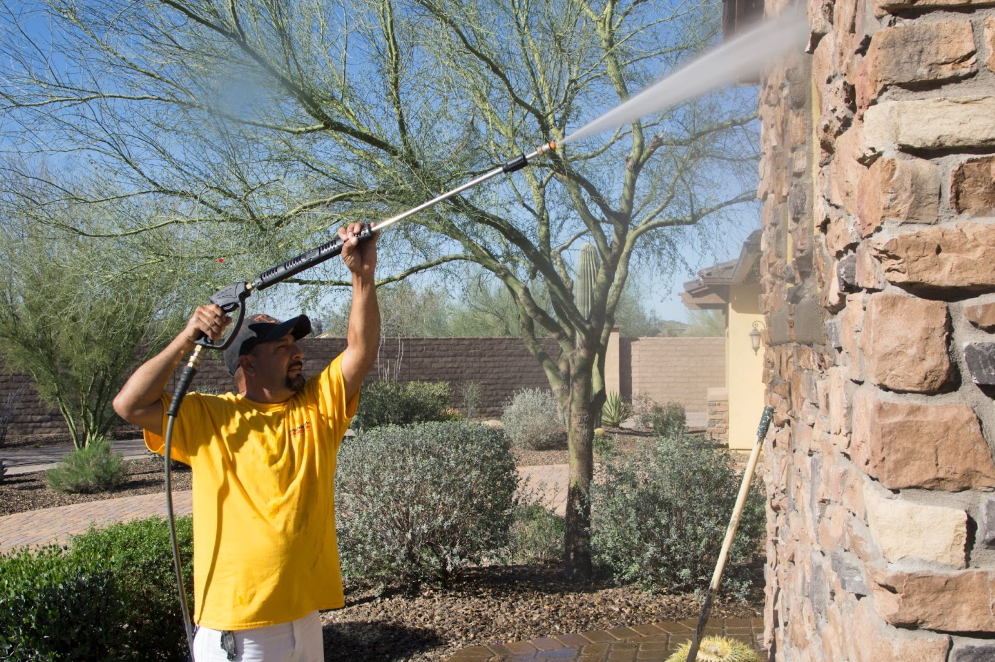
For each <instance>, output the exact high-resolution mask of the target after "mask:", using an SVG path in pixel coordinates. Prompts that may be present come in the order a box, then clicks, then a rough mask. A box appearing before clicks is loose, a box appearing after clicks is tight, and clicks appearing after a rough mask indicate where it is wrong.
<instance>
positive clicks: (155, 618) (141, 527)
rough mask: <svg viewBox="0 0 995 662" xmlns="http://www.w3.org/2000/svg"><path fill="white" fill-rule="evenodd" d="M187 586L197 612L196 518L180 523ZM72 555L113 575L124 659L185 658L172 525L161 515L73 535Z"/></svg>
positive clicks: (179, 541)
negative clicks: (194, 532)
mask: <svg viewBox="0 0 995 662" xmlns="http://www.w3.org/2000/svg"><path fill="white" fill-rule="evenodd" d="M176 537H177V542H178V544H179V548H180V562H181V564H182V568H183V582H184V583H185V584H186V587H185V590H186V592H187V598H188V600H189V601H190V602H189V606H190V608H191V609H192V608H193V602H192V598H193V520H192V519H191V518H190V517H179V518H177V519H176ZM70 553H71V554H72V555H73V557H74V558H75V559H78V560H80V561H82V562H84V563H86V564H97V563H100V564H102V565H103V567H106V568H107V569H108V570H109V571H110V572H111V574H112V575H113V577H114V581H115V584H116V586H117V591H118V596H119V599H120V602H121V605H122V607H121V614H120V616H119V619H120V621H121V624H122V631H121V632H120V636H119V638H118V648H119V653H118V658H117V659H121V660H163V661H166V660H177V661H179V660H186V659H187V642H186V634H185V633H184V631H183V617H182V615H181V613H180V599H179V595H178V594H177V588H176V575H175V572H174V570H173V554H172V550H171V545H170V541H169V525H168V523H167V522H166V520H165V519H163V518H161V517H152V518H149V519H143V520H135V521H131V522H124V523H118V524H114V525H112V526H109V527H107V528H105V529H91V530H90V531H88V532H87V533H85V534H83V535H81V536H77V537H74V538H73V540H72V546H71V548H70Z"/></svg>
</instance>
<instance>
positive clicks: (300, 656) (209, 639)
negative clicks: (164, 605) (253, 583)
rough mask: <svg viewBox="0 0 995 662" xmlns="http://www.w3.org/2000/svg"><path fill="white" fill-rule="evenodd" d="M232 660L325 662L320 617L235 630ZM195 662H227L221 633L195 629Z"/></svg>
mask: <svg viewBox="0 0 995 662" xmlns="http://www.w3.org/2000/svg"><path fill="white" fill-rule="evenodd" d="M235 652H236V655H235V659H236V660H239V661H240V662H264V661H265V662H324V661H325V649H324V644H323V642H322V638H321V617H320V616H318V612H317V611H312V612H311V613H310V614H308V615H307V616H302V617H301V618H298V619H297V620H296V621H290V622H289V623H280V624H278V625H268V626H266V627H262V628H252V629H249V630H235ZM193 653H194V662H228V654H227V653H226V652H225V650H224V649H223V648H222V647H221V631H220V630H212V629H210V628H204V627H202V628H198V629H197V634H196V635H195V636H194V640H193Z"/></svg>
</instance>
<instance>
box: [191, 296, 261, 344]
mask: <svg viewBox="0 0 995 662" xmlns="http://www.w3.org/2000/svg"><path fill="white" fill-rule="evenodd" d="M250 294H252V292H251V291H250V290H249V287H248V284H247V283H244V282H243V283H232V284H231V285H229V286H228V287H224V288H221V289H220V290H218V291H217V292H215V293H214V294H212V295H211V303H215V304H217V305H218V306H220V307H221V310H222V311H224V312H225V314H231V313H232V312H234V311H235V310H238V316H237V317H236V318H235V324H234V325H232V329H231V332H230V333H229V334H228V335H227V336H226V337H225V338H222V339H220V340H212V339H211V338H208V337H207V336H201V337H200V339H199V340H197V341H196V342H197V344H198V345H202V346H204V347H206V348H207V349H218V350H224V349H228V346H229V345H231V344H232V342H233V341H234V339H235V336H236V335H237V334H238V330H239V329H241V328H242V321H243V320H244V319H245V300H246V299H248V298H249V295H250Z"/></svg>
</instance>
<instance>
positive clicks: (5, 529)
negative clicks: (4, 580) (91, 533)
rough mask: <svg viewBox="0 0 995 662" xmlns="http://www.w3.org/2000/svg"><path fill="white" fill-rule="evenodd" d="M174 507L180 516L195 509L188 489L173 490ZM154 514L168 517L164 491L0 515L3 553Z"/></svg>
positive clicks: (63, 539) (0, 541) (0, 545)
mask: <svg viewBox="0 0 995 662" xmlns="http://www.w3.org/2000/svg"><path fill="white" fill-rule="evenodd" d="M173 509H174V511H175V512H176V514H177V515H189V514H190V513H191V512H192V501H191V498H190V491H189V490H186V491H184V492H174V493H173ZM152 515H161V516H162V517H165V516H166V497H165V496H164V495H163V494H162V493H158V494H145V495H142V496H135V497H124V498H122V499H107V500H104V501H90V502H88V503H77V504H74V505H72V506H60V507H58V508H44V509H42V510H32V511H30V512H26V513H17V514H14V515H7V516H6V517H0V553H3V552H8V551H10V550H11V549H13V548H14V547H23V546H34V545H45V544H48V543H53V542H55V543H64V542H66V541H67V540H68V539H69V536H71V535H73V534H76V533H85V532H86V531H87V530H88V529H89V528H90V525H91V524H92V525H94V526H97V527H100V526H106V525H108V524H113V523H114V522H127V521H130V520H133V519H140V518H143V517H151V516H152Z"/></svg>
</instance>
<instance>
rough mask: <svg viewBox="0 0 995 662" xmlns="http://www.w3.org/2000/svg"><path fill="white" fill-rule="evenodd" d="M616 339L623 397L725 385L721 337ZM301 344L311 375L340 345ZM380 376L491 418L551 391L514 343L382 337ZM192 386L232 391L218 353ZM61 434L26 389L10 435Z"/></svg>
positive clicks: (323, 341)
mask: <svg viewBox="0 0 995 662" xmlns="http://www.w3.org/2000/svg"><path fill="white" fill-rule="evenodd" d="M540 342H541V343H542V344H543V345H544V347H545V348H546V351H548V352H550V353H551V354H552V355H553V356H558V355H559V351H558V347H557V345H556V342H555V341H553V340H551V339H543V340H541V341H540ZM615 342H616V343H617V345H618V347H619V350H620V351H618V352H615V353H614V357H615V359H614V360H613V361H612V362H610V363H608V364H606V367H605V370H606V373H611V374H612V375H614V379H615V382H614V383H615V384H618V387H616V388H619V389H620V392H621V393H622V394H623V395H625V396H627V397H631V396H632V395H633V394H634V393H644V394H646V395H649V396H650V397H652V398H653V399H655V400H657V401H659V402H669V401H679V402H681V403H682V404H683V405H684V406H685V408H686V409H687V410H688V411H689V412H696V411H698V412H705V411H706V408H707V391H708V388H709V387H712V386H722V385H723V379H724V365H725V356H724V345H723V342H724V341H723V339H722V338H638V339H631V340H630V339H625V338H623V339H621V340H619V339H617V338H616V339H615ZM301 347H302V348H303V349H304V353H305V366H304V367H305V370H306V371H307V372H308V374H313V373H314V372H315V371H316V370H318V369H319V368H320V367H321V366H324V365H327V363H328V362H329V361H331V360H332V359H333V358H334V357H335V356H336V355H337V354H338V353H339V352H341V351H342V350H343V349H344V348H345V340H344V339H342V338H305V339H303V340H302V341H301ZM386 377H389V378H391V379H397V380H398V381H447V382H450V383H451V384H452V385H453V387H454V389H453V391H454V398H453V404H454V405H459V404H460V403H461V400H460V399H459V397H458V395H457V392H458V385H459V384H461V383H464V382H471V381H472V382H478V383H479V384H480V387H481V407H480V410H479V412H478V414H477V415H478V416H484V417H494V418H496V417H499V416H500V415H501V411H502V409H503V407H504V404H505V403H506V402H507V400H508V399H509V398H510V397H511V396H512V395H514V393H515V392H517V391H519V390H520V389H523V388H542V389H548V388H549V382H548V381H547V380H546V375H545V373H543V371H542V369H541V368H540V367H539V364H538V363H537V362H536V360H535V359H534V358H533V357H532V355H531V354H529V353H528V351H527V350H526V349H525V345H524V344H523V343H522V341H521V340H520V339H519V338H386V339H384V341H383V344H382V345H381V348H380V356H379V359H378V361H377V363H376V365H374V367H373V369H372V370H371V371H370V375H369V376H368V377H367V379H366V382H367V383H369V382H370V381H372V380H375V379H382V378H386ZM29 381H30V378H28V377H25V376H23V375H11V374H7V373H6V372H4V371H3V370H2V367H0V406H2V405H3V404H4V403H6V402H7V397H8V395H9V394H11V393H12V392H14V391H16V390H17V389H18V387H19V386H21V385H22V384H25V383H27V382H29ZM609 383H611V382H609ZM174 386H175V379H174V381H173V382H172V383H171V384H170V386H169V389H168V390H169V391H170V392H172V389H173V387H174ZM193 388H194V390H198V389H199V390H210V391H211V392H224V391H229V390H231V388H232V380H231V377H230V376H229V374H228V370H227V369H226V368H225V367H224V364H223V363H222V362H221V361H220V359H219V358H218V355H217V354H216V353H214V352H208V353H207V354H206V355H205V358H204V359H203V360H202V362H201V369H200V372H199V373H198V375H197V377H196V380H195V382H194V387H193ZM63 432H65V424H64V422H63V420H62V417H61V416H60V415H59V413H58V411H55V410H52V409H50V408H48V407H47V406H46V405H44V404H43V403H41V402H40V401H39V400H38V396H37V395H36V394H35V392H34V389H32V388H30V387H29V388H27V389H25V391H24V392H23V394H22V396H21V398H20V400H19V402H18V404H17V406H16V409H15V415H14V419H13V422H12V425H11V428H10V433H9V434H10V435H12V436H23V435H45V434H60V433H63ZM123 432H124V433H129V434H133V433H134V431H132V430H124V431H123Z"/></svg>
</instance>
